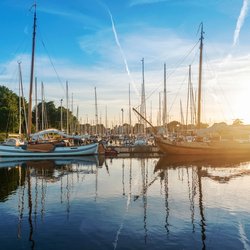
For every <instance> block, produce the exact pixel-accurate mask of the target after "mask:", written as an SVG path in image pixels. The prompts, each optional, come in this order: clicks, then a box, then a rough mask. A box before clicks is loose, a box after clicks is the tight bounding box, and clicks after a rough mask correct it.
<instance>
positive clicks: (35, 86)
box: [35, 78, 38, 132]
mask: <svg viewBox="0 0 250 250" xmlns="http://www.w3.org/2000/svg"><path fill="white" fill-rule="evenodd" d="M35 98H36V100H35V102H36V132H37V131H38V106H37V78H35Z"/></svg>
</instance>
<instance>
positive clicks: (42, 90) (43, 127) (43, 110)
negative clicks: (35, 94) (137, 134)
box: [41, 82, 45, 130]
mask: <svg viewBox="0 0 250 250" xmlns="http://www.w3.org/2000/svg"><path fill="white" fill-rule="evenodd" d="M41 88H42V89H41V93H42V130H44V129H45V126H44V124H45V122H44V120H45V119H44V118H45V116H44V112H45V109H44V86H43V82H42V83H41Z"/></svg>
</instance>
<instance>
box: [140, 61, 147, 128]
mask: <svg viewBox="0 0 250 250" xmlns="http://www.w3.org/2000/svg"><path fill="white" fill-rule="evenodd" d="M141 61H142V89H141V110H140V112H141V114H142V115H143V116H144V117H146V98H145V81H144V58H142V60H141ZM142 121H143V124H144V125H145V128H144V131H146V123H145V122H144V120H143V119H141V121H140V123H142Z"/></svg>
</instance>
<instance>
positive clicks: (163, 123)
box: [162, 63, 167, 126]
mask: <svg viewBox="0 0 250 250" xmlns="http://www.w3.org/2000/svg"><path fill="white" fill-rule="evenodd" d="M166 82H167V77H166V63H164V99H163V114H162V125H163V126H165V124H166V122H167V87H166V85H167V84H166Z"/></svg>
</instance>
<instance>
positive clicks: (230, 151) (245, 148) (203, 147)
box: [133, 24, 250, 156]
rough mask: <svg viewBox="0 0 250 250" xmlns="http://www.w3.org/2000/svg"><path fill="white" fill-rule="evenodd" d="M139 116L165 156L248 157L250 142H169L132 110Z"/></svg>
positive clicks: (199, 123)
mask: <svg viewBox="0 0 250 250" xmlns="http://www.w3.org/2000/svg"><path fill="white" fill-rule="evenodd" d="M203 34H204V32H203V24H201V36H200V62H199V87H198V108H197V110H198V112H197V119H198V120H197V126H196V127H197V131H198V130H199V129H200V128H201V82H202V50H203V39H204V38H203ZM133 110H134V111H135V112H136V113H137V114H138V115H139V116H141V117H142V118H143V119H144V120H145V121H146V122H147V123H148V124H149V125H150V126H151V127H152V128H153V131H154V134H155V143H156V145H157V147H158V148H159V150H160V151H161V152H162V153H165V154H167V155H218V154H219V155H232V156H237V155H249V154H250V141H247V142H238V141H234V140H219V141H212V140H211V141H205V140H203V138H199V139H198V137H196V140H194V141H190V142H188V141H185V140H180V141H178V138H176V140H170V139H169V138H164V137H163V136H159V135H157V130H156V128H155V127H154V126H153V125H152V124H151V123H150V122H149V121H147V120H146V118H145V117H143V116H142V115H141V114H140V113H139V112H138V111H137V110H135V109H133Z"/></svg>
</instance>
